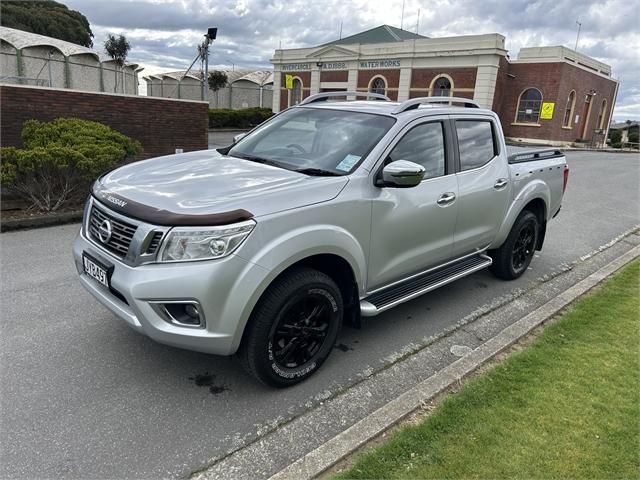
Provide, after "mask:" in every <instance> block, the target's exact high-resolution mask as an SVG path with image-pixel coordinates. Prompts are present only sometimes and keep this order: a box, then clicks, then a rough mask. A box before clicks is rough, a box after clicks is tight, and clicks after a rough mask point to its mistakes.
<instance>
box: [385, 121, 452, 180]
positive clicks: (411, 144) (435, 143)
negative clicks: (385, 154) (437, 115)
mask: <svg viewBox="0 0 640 480" xmlns="http://www.w3.org/2000/svg"><path fill="white" fill-rule="evenodd" d="M444 157H445V155H444V130H443V129H442V123H440V122H434V123H424V124H422V125H418V126H417V127H414V128H412V129H411V130H409V132H408V133H407V134H406V135H405V136H404V137H402V139H401V140H400V141H399V142H398V143H397V144H396V146H395V147H393V150H392V151H391V153H390V154H389V159H390V160H391V161H392V162H395V161H396V160H409V161H410V162H414V163H417V164H419V165H422V166H423V167H424V168H425V169H426V170H427V171H426V172H425V174H424V178H433V177H440V176H442V175H444V164H445V163H444Z"/></svg>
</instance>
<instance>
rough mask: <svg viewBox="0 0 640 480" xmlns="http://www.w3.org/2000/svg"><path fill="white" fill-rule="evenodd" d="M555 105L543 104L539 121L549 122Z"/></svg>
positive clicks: (550, 103)
mask: <svg viewBox="0 0 640 480" xmlns="http://www.w3.org/2000/svg"><path fill="white" fill-rule="evenodd" d="M555 106H556V104H555V103H553V102H543V103H542V110H541V111H540V119H541V120H551V119H552V118H553V109H554V108H555Z"/></svg>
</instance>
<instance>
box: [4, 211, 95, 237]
mask: <svg viewBox="0 0 640 480" xmlns="http://www.w3.org/2000/svg"><path fill="white" fill-rule="evenodd" d="M82 214H83V210H77V211H74V212H64V213H53V214H50V215H38V216H34V217H26V218H12V219H9V220H3V221H2V222H0V232H3V233H4V232H10V231H13V230H25V229H30V228H43V227H53V226H55V225H63V224H66V223H75V222H79V221H81V220H82Z"/></svg>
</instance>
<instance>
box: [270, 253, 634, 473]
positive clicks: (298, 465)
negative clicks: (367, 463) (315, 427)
mask: <svg viewBox="0 0 640 480" xmlns="http://www.w3.org/2000/svg"><path fill="white" fill-rule="evenodd" d="M639 256H640V246H636V247H634V248H632V249H631V250H629V251H628V252H627V253H625V254H623V255H621V256H620V257H618V258H617V259H615V260H613V261H612V262H610V263H609V264H607V265H605V266H604V267H602V268H600V269H599V270H597V271H596V272H594V273H592V274H591V275H589V276H588V277H587V278H585V279H584V280H582V281H580V282H578V283H577V284H575V285H574V286H573V287H570V288H568V289H567V290H565V291H564V292H562V293H561V294H559V295H558V296H557V297H555V298H554V299H552V300H550V301H549V302H547V303H545V304H544V305H542V306H541V307H539V308H538V309H536V310H534V311H533V312H531V313H529V314H528V315H526V316H525V317H523V318H522V319H520V320H518V321H517V322H516V323H514V324H512V325H510V326H509V327H507V328H505V329H504V330H502V332H500V333H499V334H498V335H496V336H495V337H493V338H491V339H489V340H488V341H486V342H485V343H483V344H482V345H480V346H479V347H478V348H476V349H475V350H473V351H471V352H470V353H468V354H467V355H465V356H464V357H462V358H460V359H459V360H456V361H455V362H453V363H452V364H451V365H449V366H448V367H445V368H444V369H443V370H441V371H439V372H438V373H436V374H435V375H433V376H431V377H429V378H427V379H426V380H424V381H423V382H421V383H419V384H418V385H416V386H415V387H413V388H412V389H410V390H409V391H407V392H405V393H403V394H402V395H400V396H399V397H397V398H396V399H394V400H392V401H390V402H389V403H387V404H386V405H384V406H382V407H380V408H379V409H378V410H376V411H374V412H373V413H371V414H370V415H368V416H367V417H365V418H363V419H362V420H360V421H359V422H357V423H355V424H354V425H352V426H351V427H349V428H347V429H346V430H344V431H343V432H342V433H340V434H338V435H336V436H335V437H333V438H332V439H330V440H329V441H327V442H326V443H324V444H323V445H321V446H320V447H318V448H316V449H315V450H313V451H311V452H309V453H308V454H306V455H305V456H304V457H302V458H300V459H298V460H296V461H295V462H294V463H292V464H291V465H289V466H288V467H286V468H284V469H283V470H281V471H280V472H278V473H276V474H275V475H273V476H272V477H270V480H285V479H286V480H289V479H292V480H293V479H295V480H299V479H303V478H304V479H307V478H314V477H316V476H318V475H320V474H322V473H323V472H325V471H326V470H328V469H329V468H331V467H332V466H333V465H335V464H336V463H337V462H339V461H340V460H342V459H343V458H345V457H346V456H347V455H349V454H351V453H353V452H354V451H356V450H357V449H358V448H360V447H362V446H363V445H365V444H366V443H367V442H369V441H371V440H372V439H374V438H375V437H377V436H378V435H380V434H381V433H383V432H384V431H385V430H388V429H389V428H390V427H392V426H393V425H395V424H396V423H398V422H399V421H401V420H402V419H403V418H405V417H406V416H407V415H409V414H410V413H411V412H413V411H415V410H416V409H417V408H419V407H420V405H421V404H423V403H424V402H427V401H429V400H430V399H432V398H433V397H435V396H436V395H438V394H439V393H441V392H443V391H444V390H445V389H447V388H448V387H450V386H451V385H454V384H456V383H457V382H459V381H460V380H461V379H463V378H464V377H466V376H468V375H470V374H471V373H473V372H474V371H476V370H477V369H478V368H479V367H481V366H482V365H484V364H485V363H487V362H488V361H490V360H491V359H492V358H494V357H495V356H496V355H498V354H499V353H500V352H502V351H504V350H505V349H507V348H508V347H510V346H511V345H513V344H514V343H515V342H517V341H518V340H519V339H521V338H522V337H524V336H526V335H527V334H528V333H530V332H531V331H532V330H533V329H535V328H536V327H538V326H540V325H542V324H543V323H544V322H546V321H547V320H549V319H550V318H551V317H553V316H554V315H556V314H557V313H558V312H559V311H560V310H562V309H563V308H565V307H566V306H567V305H569V304H570V303H571V302H573V301H574V300H576V299H577V298H578V297H580V296H581V295H583V294H585V293H586V292H588V291H589V290H591V289H592V288H593V287H595V286H596V285H598V284H599V283H600V282H602V281H603V280H604V279H606V278H607V277H609V276H610V275H612V274H613V273H615V272H616V271H617V270H619V269H620V268H622V267H623V266H625V265H626V264H628V263H629V262H631V261H632V260H634V259H635V258H638V257H639Z"/></svg>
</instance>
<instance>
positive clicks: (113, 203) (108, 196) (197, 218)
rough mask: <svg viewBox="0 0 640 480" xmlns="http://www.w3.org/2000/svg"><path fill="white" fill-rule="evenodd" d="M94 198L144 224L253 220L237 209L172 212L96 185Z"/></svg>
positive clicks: (217, 222)
mask: <svg viewBox="0 0 640 480" xmlns="http://www.w3.org/2000/svg"><path fill="white" fill-rule="evenodd" d="M92 193H93V196H94V197H95V198H96V199H98V200H99V201H100V202H102V203H103V204H105V205H106V206H107V207H109V208H111V209H113V210H115V211H117V212H119V213H122V214H123V215H126V216H128V217H133V218H136V219H138V220H141V221H143V222H148V223H152V224H154V225H159V226H165V227H200V226H216V225H229V224H231V223H237V222H242V221H244V220H249V219H251V218H253V214H252V213H251V212H248V211H247V210H243V209H237V210H231V211H229V212H220V213H207V214H203V215H188V214H183V213H175V212H170V211H168V210H161V209H158V208H154V207H150V206H148V205H143V204H142V203H138V202H134V201H133V200H129V199H128V198H124V197H121V196H119V195H117V194H115V193H112V192H109V191H108V190H101V189H100V188H99V187H97V185H96V184H94V186H93V188H92Z"/></svg>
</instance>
